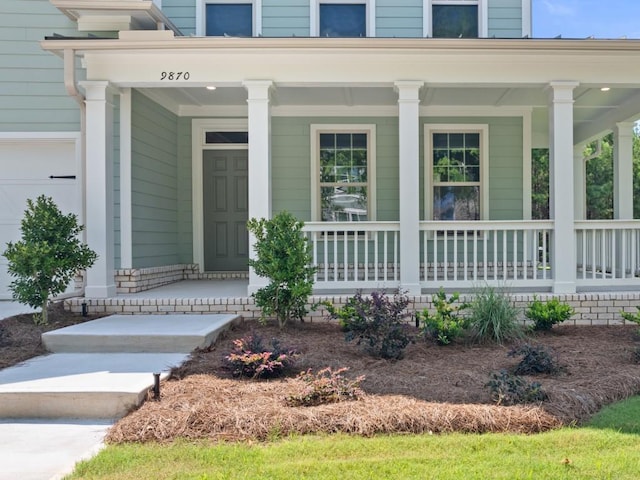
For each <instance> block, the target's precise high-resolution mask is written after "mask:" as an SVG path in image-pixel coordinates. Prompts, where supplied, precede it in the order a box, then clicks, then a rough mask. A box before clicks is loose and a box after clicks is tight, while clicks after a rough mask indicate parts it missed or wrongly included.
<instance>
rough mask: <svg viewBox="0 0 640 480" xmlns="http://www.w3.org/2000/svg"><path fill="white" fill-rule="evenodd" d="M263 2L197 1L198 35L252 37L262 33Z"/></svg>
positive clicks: (236, 0) (238, 0)
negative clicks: (261, 15) (261, 13)
mask: <svg viewBox="0 0 640 480" xmlns="http://www.w3.org/2000/svg"><path fill="white" fill-rule="evenodd" d="M261 10H262V0H196V35H201V36H203V35H206V36H208V37H252V36H257V35H259V34H260V33H261V31H262V19H261V18H260V15H259V13H260V12H261Z"/></svg>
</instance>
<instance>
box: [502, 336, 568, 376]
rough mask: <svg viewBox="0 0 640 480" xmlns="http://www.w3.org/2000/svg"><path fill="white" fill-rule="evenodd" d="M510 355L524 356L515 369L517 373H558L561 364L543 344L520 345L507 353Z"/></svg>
mask: <svg viewBox="0 0 640 480" xmlns="http://www.w3.org/2000/svg"><path fill="white" fill-rule="evenodd" d="M507 355H508V356H510V357H518V356H520V357H522V358H521V359H520V363H518V366H517V367H516V369H515V370H514V373H515V374H516V375H537V374H539V373H550V374H553V373H558V372H559V371H560V366H559V364H558V361H557V360H556V359H555V358H554V356H553V355H552V354H551V352H550V351H549V349H547V348H546V347H545V346H543V345H530V344H528V343H525V344H522V345H519V346H517V347H515V348H513V349H511V351H510V352H509V353H508V354H507Z"/></svg>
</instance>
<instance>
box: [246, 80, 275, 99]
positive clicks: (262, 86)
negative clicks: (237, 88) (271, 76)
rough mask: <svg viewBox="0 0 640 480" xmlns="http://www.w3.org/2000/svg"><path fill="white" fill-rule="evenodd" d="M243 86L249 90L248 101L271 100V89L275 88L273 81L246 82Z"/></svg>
mask: <svg viewBox="0 0 640 480" xmlns="http://www.w3.org/2000/svg"><path fill="white" fill-rule="evenodd" d="M242 86H243V87H244V88H246V89H247V92H248V94H249V97H248V100H269V96H270V94H271V89H272V88H273V81H272V80H244V81H243V82H242Z"/></svg>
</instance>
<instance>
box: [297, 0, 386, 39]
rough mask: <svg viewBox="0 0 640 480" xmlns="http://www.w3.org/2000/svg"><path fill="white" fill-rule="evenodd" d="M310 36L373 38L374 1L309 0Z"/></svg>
mask: <svg viewBox="0 0 640 480" xmlns="http://www.w3.org/2000/svg"><path fill="white" fill-rule="evenodd" d="M309 1H310V4H309V9H310V12H311V14H310V36H312V37H375V36H376V15H375V12H376V2H375V0H309Z"/></svg>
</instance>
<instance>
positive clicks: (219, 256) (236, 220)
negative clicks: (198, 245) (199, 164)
mask: <svg viewBox="0 0 640 480" xmlns="http://www.w3.org/2000/svg"><path fill="white" fill-rule="evenodd" d="M202 157H203V200H204V205H203V212H204V268H205V270H206V271H208V272H217V271H246V270H248V266H247V260H248V258H249V233H248V231H247V220H248V208H247V207H248V194H249V192H248V189H247V164H248V151H247V150H204V151H203V152H202Z"/></svg>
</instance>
